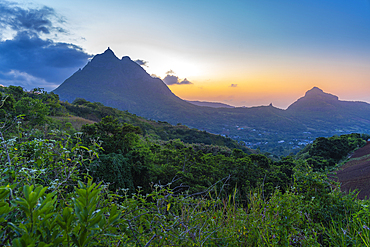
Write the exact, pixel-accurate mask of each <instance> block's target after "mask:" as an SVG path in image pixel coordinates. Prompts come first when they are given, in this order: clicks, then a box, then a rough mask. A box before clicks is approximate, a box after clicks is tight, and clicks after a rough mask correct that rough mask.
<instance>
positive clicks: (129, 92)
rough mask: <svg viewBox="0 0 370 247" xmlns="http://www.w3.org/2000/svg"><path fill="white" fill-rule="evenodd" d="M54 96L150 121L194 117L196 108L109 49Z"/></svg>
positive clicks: (72, 77)
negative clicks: (88, 103)
mask: <svg viewBox="0 0 370 247" xmlns="http://www.w3.org/2000/svg"><path fill="white" fill-rule="evenodd" d="M54 93H56V94H58V95H59V97H60V99H61V100H63V101H69V102H73V101H74V100H75V99H77V98H84V99H86V100H88V101H92V102H100V103H102V104H104V105H106V106H111V107H114V108H117V109H120V110H127V111H129V112H131V113H134V114H137V115H140V116H144V117H146V118H152V119H161V120H162V119H171V118H173V116H174V115H181V114H182V111H183V110H182V109H186V110H187V112H186V114H188V113H189V112H188V111H189V110H190V112H191V113H192V114H191V115H196V112H197V111H196V109H197V107H196V106H194V105H192V104H190V103H188V102H186V101H184V100H182V99H180V98H179V97H177V96H176V95H174V94H173V93H172V92H171V90H170V89H169V88H168V87H167V85H166V84H164V82H163V81H162V80H160V79H158V78H152V77H151V76H150V75H149V74H148V73H147V72H146V71H145V70H144V69H143V68H142V67H141V66H140V65H138V64H137V63H135V62H134V61H132V60H131V59H130V58H129V57H127V56H125V57H123V58H122V59H119V58H117V57H116V56H115V54H114V53H113V51H112V50H111V49H109V48H108V49H107V50H106V51H105V52H104V53H102V54H99V55H96V56H94V58H93V59H92V60H91V61H90V62H89V63H88V64H87V65H86V66H85V67H84V68H83V69H82V70H79V71H77V72H76V73H74V74H73V75H72V76H71V77H69V78H68V79H67V80H65V81H64V82H63V83H62V84H61V85H60V86H59V87H58V88H57V89H55V90H54Z"/></svg>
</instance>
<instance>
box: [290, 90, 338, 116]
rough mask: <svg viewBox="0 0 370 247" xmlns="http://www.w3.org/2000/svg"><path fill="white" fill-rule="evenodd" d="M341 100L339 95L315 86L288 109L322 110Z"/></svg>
mask: <svg viewBox="0 0 370 247" xmlns="http://www.w3.org/2000/svg"><path fill="white" fill-rule="evenodd" d="M337 102H339V99H338V96H335V95H333V94H330V93H325V92H324V91H323V90H321V89H320V88H318V87H313V88H312V89H310V90H308V91H307V92H306V94H305V96H304V97H302V98H299V99H298V100H297V101H296V102H294V103H293V104H291V105H290V106H289V107H288V110H299V111H302V110H304V109H305V110H307V109H310V110H320V109H321V110H322V109H324V108H331V107H332V104H336V103H337Z"/></svg>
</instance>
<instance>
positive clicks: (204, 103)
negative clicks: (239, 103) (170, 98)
mask: <svg viewBox="0 0 370 247" xmlns="http://www.w3.org/2000/svg"><path fill="white" fill-rule="evenodd" d="M186 101H187V102H189V103H191V104H193V105H197V106H205V107H212V108H222V107H223V108H235V106H231V105H228V104H224V103H219V102H207V101H190V100H186Z"/></svg>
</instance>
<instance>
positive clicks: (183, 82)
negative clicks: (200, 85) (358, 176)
mask: <svg viewBox="0 0 370 247" xmlns="http://www.w3.org/2000/svg"><path fill="white" fill-rule="evenodd" d="M179 84H182V85H184V84H193V83H191V82H190V81H188V79H186V78H185V79H184V80H182V81H180V83H179Z"/></svg>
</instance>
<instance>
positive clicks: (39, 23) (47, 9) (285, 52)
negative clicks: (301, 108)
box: [0, 0, 370, 108]
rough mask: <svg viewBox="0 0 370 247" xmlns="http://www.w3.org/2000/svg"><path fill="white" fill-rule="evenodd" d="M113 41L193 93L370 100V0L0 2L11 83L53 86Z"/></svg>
mask: <svg viewBox="0 0 370 247" xmlns="http://www.w3.org/2000/svg"><path fill="white" fill-rule="evenodd" d="M107 47H110V48H111V49H112V50H113V51H114V53H115V54H116V56H118V57H119V58H121V57H122V56H130V57H131V59H132V60H138V61H137V62H138V63H141V64H142V66H143V68H144V69H145V70H146V71H147V72H148V73H149V74H153V76H154V75H155V76H158V77H160V78H162V79H164V78H165V77H166V76H167V83H168V84H170V83H173V84H172V85H169V87H170V89H171V90H172V91H173V92H174V93H175V94H176V95H178V96H179V97H181V98H183V99H187V100H201V101H217V102H223V103H227V104H231V105H235V106H256V105H267V104H270V103H273V105H274V106H276V107H279V108H286V107H287V106H289V104H291V103H292V102H294V101H295V100H297V99H298V98H299V97H302V96H303V95H304V93H305V92H306V91H307V90H309V89H311V88H312V87H314V86H317V87H320V88H321V89H323V90H324V91H325V92H329V93H332V94H335V95H337V96H339V98H340V99H342V100H356V101H366V102H370V1H369V0H278V1H276V0H253V1H252V0H228V1H226V0H225V1H217V0H214V1H202V0H188V1H173V0H171V1H164V0H163V1H161V0H159V1H153V0H137V1H133V0H129V1H126V0H105V1H97V0H89V1H87V0H73V1H72V0H63V1H60V0H58V1H57V0H34V1H32V0H29V1H16V2H14V1H1V0H0V83H1V84H3V85H21V86H23V87H25V88H26V89H32V88H34V87H44V88H45V89H46V90H53V89H54V88H55V87H56V86H58V85H59V84H61V83H62V82H63V81H64V80H65V79H67V78H68V77H69V76H70V75H72V73H74V72H75V71H76V70H77V69H78V68H81V67H83V66H84V65H85V64H86V62H87V61H88V59H89V58H91V56H92V55H96V54H99V53H103V52H104V51H105V50H106V49H107ZM170 79H171V80H170ZM185 79H186V80H185ZM184 80H185V81H184ZM165 81H166V80H165Z"/></svg>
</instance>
